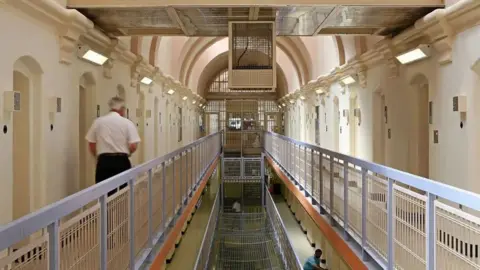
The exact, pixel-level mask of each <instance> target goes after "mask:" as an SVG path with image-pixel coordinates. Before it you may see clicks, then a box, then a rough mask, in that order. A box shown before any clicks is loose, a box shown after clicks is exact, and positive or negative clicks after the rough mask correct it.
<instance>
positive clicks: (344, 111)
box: [343, 109, 348, 117]
mask: <svg viewBox="0 0 480 270" xmlns="http://www.w3.org/2000/svg"><path fill="white" fill-rule="evenodd" d="M347 116H348V110H347V109H345V110H343V117H347Z"/></svg>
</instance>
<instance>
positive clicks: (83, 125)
mask: <svg viewBox="0 0 480 270" xmlns="http://www.w3.org/2000/svg"><path fill="white" fill-rule="evenodd" d="M78 90H79V104H78V139H79V140H78V141H79V144H78V149H79V187H78V189H79V190H82V189H85V188H87V187H89V186H91V185H94V184H95V169H94V168H95V159H94V158H93V157H92V155H91V154H90V153H89V151H88V142H87V141H86V140H85V135H86V134H87V132H88V129H89V128H90V126H91V125H92V123H93V121H94V119H95V114H94V111H95V108H94V104H95V80H94V78H93V75H92V74H91V73H85V74H83V75H82V77H80V84H79V89H78Z"/></svg>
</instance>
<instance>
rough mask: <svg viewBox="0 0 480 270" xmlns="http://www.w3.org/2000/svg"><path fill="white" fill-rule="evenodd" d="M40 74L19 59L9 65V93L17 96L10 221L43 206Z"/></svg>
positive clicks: (30, 61) (33, 65)
mask: <svg viewBox="0 0 480 270" xmlns="http://www.w3.org/2000/svg"><path fill="white" fill-rule="evenodd" d="M42 74H43V70H42V68H41V66H40V65H39V64H38V62H37V61H36V60H35V59H33V58H32V57H30V56H23V57H20V58H19V59H18V60H17V61H16V62H15V63H14V65H13V74H12V76H13V90H15V91H18V92H20V95H21V98H20V99H21V101H20V104H21V105H20V106H21V108H20V111H18V112H13V114H12V172H13V190H12V218H13V220H15V219H18V218H20V217H22V216H25V215H27V214H29V213H30V212H32V211H34V210H36V209H38V208H40V207H41V206H43V204H44V203H45V200H46V198H45V195H46V194H45V192H46V187H45V179H44V166H45V157H44V156H43V155H44V154H45V153H43V149H44V147H43V143H44V142H43V137H44V136H43V135H44V127H43V117H42V116H43V111H42V100H43V93H42Z"/></svg>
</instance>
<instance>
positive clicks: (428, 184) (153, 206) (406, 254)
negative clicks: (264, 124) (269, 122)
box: [0, 132, 480, 270]
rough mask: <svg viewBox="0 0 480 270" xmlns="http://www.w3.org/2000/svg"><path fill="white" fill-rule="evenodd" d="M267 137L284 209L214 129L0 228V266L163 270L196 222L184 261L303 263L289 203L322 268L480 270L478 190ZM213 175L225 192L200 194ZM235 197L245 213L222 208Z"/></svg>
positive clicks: (267, 265) (266, 265)
mask: <svg viewBox="0 0 480 270" xmlns="http://www.w3.org/2000/svg"><path fill="white" fill-rule="evenodd" d="M263 141H264V142H263V147H264V150H263V153H262V155H264V157H262V158H261V160H262V161H265V164H264V166H268V167H270V168H271V169H272V170H273V171H274V172H275V174H277V175H278V176H279V178H280V179H281V181H282V184H283V185H284V189H283V191H282V195H283V197H284V198H285V199H286V202H285V203H284V204H283V205H281V204H279V205H278V206H279V207H278V208H279V209H280V212H281V214H280V215H279V213H278V211H277V208H276V207H275V203H274V200H273V198H271V197H270V195H269V193H268V192H265V189H264V188H263V187H264V186H265V185H264V184H265V183H264V182H263V174H264V167H262V166H261V167H260V168H258V166H257V165H255V164H256V163H255V162H256V161H255V160H254V159H251V160H248V159H245V160H243V161H242V162H243V165H241V167H239V168H241V170H240V173H241V174H240V175H242V176H243V178H235V177H234V176H235V174H237V175H238V173H239V171H235V170H233V169H232V170H226V169H227V167H229V166H230V167H231V168H234V167H235V166H234V165H232V164H234V163H235V162H238V161H235V160H233V159H232V160H228V159H227V158H225V159H222V156H221V153H222V136H221V133H216V134H212V135H210V136H207V137H204V138H202V139H200V140H198V141H196V142H194V143H192V144H190V145H187V146H185V147H183V148H181V149H178V150H177V151H175V152H172V153H170V154H168V155H165V156H163V157H159V158H157V159H154V160H151V161H149V162H147V163H145V164H142V165H140V166H137V167H135V168H133V169H131V170H129V171H127V172H124V173H122V174H120V175H117V176H115V177H112V178H111V179H109V180H107V181H104V182H102V183H100V184H97V185H95V186H92V187H90V188H87V189H85V190H82V191H80V192H78V193H76V194H74V195H71V196H69V197H67V198H64V199H62V200H60V201H58V202H55V203H53V204H51V205H49V206H46V207H44V208H42V209H40V210H39V211H36V212H34V213H31V214H29V215H27V216H25V217H22V218H20V219H18V220H15V221H13V222H11V223H9V224H6V225H4V226H2V227H0V269H1V270H11V269H12V270H13V269H35V270H36V269H39V270H43V269H49V270H58V269H78V270H83V269H101V270H103V269H114V270H117V269H155V270H156V269H164V268H165V267H166V265H167V264H166V263H167V261H170V260H171V259H172V257H173V255H174V253H175V247H176V246H178V245H179V244H180V240H182V232H185V229H186V228H187V227H188V223H190V226H191V225H193V224H195V220H197V221H198V223H197V225H198V227H195V226H191V227H190V228H189V230H188V232H187V234H186V235H184V237H183V240H182V241H185V240H186V239H187V237H188V233H189V232H196V234H202V233H203V234H204V235H203V239H202V240H200V239H198V238H199V237H198V236H197V237H196V238H195V239H198V240H194V239H193V238H191V239H192V240H190V241H193V242H194V243H193V244H192V245H195V246H197V245H198V246H199V248H200V250H199V251H198V249H197V251H198V252H197V254H193V255H192V254H189V257H193V258H195V257H197V260H196V261H195V260H192V262H191V263H190V264H189V265H190V266H187V267H193V268H194V269H210V268H208V267H209V266H212V265H213V266H214V267H215V269H227V268H228V269H298V268H299V267H300V262H299V260H298V259H297V255H298V254H299V253H298V254H295V252H294V251H295V250H298V248H295V246H296V243H298V241H297V239H294V240H293V241H290V240H292V239H289V237H288V234H289V233H290V234H292V230H288V231H287V230H286V228H285V227H284V226H283V223H282V219H281V217H282V216H283V219H284V220H287V219H286V217H288V216H285V215H286V213H288V211H286V208H290V211H291V212H293V213H294V220H295V222H297V221H298V222H299V227H300V229H301V231H302V232H303V233H304V234H306V239H307V242H308V243H310V244H315V246H316V247H320V248H322V250H324V255H325V257H326V259H327V262H328V266H329V269H355V270H357V269H372V268H373V269H375V268H384V269H409V270H410V269H412V270H416V269H429V270H436V269H438V270H443V269H480V258H479V252H478V249H479V248H478V246H479V244H478V243H480V219H479V218H478V217H477V216H478V211H480V196H479V195H478V194H474V193H472V192H468V191H465V190H460V189H457V188H454V187H451V186H447V185H444V184H441V183H439V182H436V181H432V180H429V179H425V178H422V177H419V176H415V175H411V174H408V173H405V172H401V171H398V170H395V169H392V168H389V167H386V166H382V165H378V164H374V163H371V162H367V161H364V160H360V159H357V158H354V157H350V156H347V155H344V154H340V153H336V152H333V151H330V150H328V149H323V148H320V147H318V146H316V145H311V144H307V143H304V142H300V141H296V140H293V139H291V138H288V137H285V136H282V135H278V134H274V133H269V132H265V133H264V134H263ZM222 162H223V163H225V162H227V163H228V162H230V163H231V164H230V165H228V164H222ZM218 168H220V169H218ZM242 173H243V174H242ZM229 175H230V178H229ZM245 177H246V178H245ZM249 177H250V178H249ZM214 178H216V179H222V180H223V181H222V182H221V187H220V188H219V189H218V190H220V192H218V193H217V194H214V195H212V197H211V198H210V199H211V201H210V202H209V204H210V205H208V204H207V203H203V202H202V203H200V201H202V200H203V199H201V198H202V196H201V194H202V192H206V191H205V187H206V186H207V183H208V182H209V179H214ZM258 179H262V180H258ZM210 182H211V180H210ZM125 183H126V184H128V186H127V188H124V189H121V190H119V191H118V192H117V193H115V194H114V195H112V196H107V194H108V192H109V191H111V190H114V189H119V187H120V186H122V185H124V184H125ZM235 185H237V186H238V185H241V189H240V190H241V191H242V193H241V194H249V196H243V195H239V194H237V193H235V192H233V191H234V190H236V189H235ZM260 186H261V187H262V188H260V189H256V188H255V187H260ZM217 188H218V187H217ZM217 188H215V190H217ZM207 190H211V186H210V187H208V188H207ZM255 190H257V191H255ZM258 190H260V192H258ZM207 192H208V191H207ZM214 198H215V199H214ZM234 200H240V202H241V205H242V210H243V211H242V212H243V213H241V214H237V213H231V212H229V211H228V209H231V204H232V203H233V201H234ZM275 200H277V201H278V197H275ZM280 200H281V199H280ZM205 201H206V200H205ZM282 203H283V202H282ZM202 204H203V208H202ZM259 205H260V206H259ZM197 208H198V209H197ZM200 210H201V212H200ZM195 211H198V212H197V214H199V213H202V215H199V216H198V217H194V218H193V219H192V215H193V213H194V212H195ZM289 214H290V213H289ZM291 217H292V216H290V218H291ZM197 218H201V219H197ZM205 221H207V224H206V225H205ZM290 222H291V220H290V221H288V222H287V223H288V224H291V223H290ZM288 224H287V227H289V226H288ZM191 229H193V230H191ZM297 229H298V227H297ZM259 232H260V233H259ZM297 232H298V231H297ZM303 239H304V238H303ZM302 241H303V240H302ZM301 245H302V246H303V244H301ZM252 250H256V251H257V252H255V253H253V252H252ZM181 254H186V253H184V252H183V251H182V250H177V252H176V254H175V256H174V257H175V259H174V260H173V261H172V264H171V266H172V267H173V266H174V265H175V264H176V262H175V261H176V260H182V258H183V256H182V255H181ZM180 256H182V258H180ZM301 256H305V255H303V254H302V255H301ZM303 259H304V258H302V260H303ZM182 267H183V265H182ZM169 268H170V267H169ZM172 269H173V268H172ZM182 269H185V268H182ZM187 269H190V268H187Z"/></svg>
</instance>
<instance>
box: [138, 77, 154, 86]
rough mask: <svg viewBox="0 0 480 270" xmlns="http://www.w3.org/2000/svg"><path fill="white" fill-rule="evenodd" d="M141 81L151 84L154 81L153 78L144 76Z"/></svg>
mask: <svg viewBox="0 0 480 270" xmlns="http://www.w3.org/2000/svg"><path fill="white" fill-rule="evenodd" d="M140 82H141V83H143V84H146V85H149V84H151V83H152V82H153V80H152V79H150V78H148V77H143V79H142V80H141V81H140Z"/></svg>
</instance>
